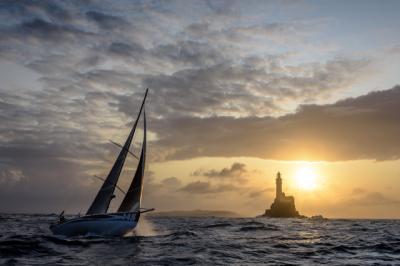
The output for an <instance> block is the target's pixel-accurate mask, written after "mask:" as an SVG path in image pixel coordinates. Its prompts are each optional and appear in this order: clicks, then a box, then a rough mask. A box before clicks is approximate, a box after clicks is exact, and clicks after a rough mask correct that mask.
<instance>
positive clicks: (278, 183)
mask: <svg viewBox="0 0 400 266" xmlns="http://www.w3.org/2000/svg"><path fill="white" fill-rule="evenodd" d="M282 196H283V193H282V178H281V173H280V172H278V174H276V200H280V199H281V198H282Z"/></svg>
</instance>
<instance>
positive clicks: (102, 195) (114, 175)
mask: <svg viewBox="0 0 400 266" xmlns="http://www.w3.org/2000/svg"><path fill="white" fill-rule="evenodd" d="M147 92H148V89H147V90H146V93H145V95H144V98H143V101H142V105H141V106H140V111H139V115H138V116H137V118H136V121H135V123H134V125H133V127H132V130H131V132H130V133H129V136H128V138H127V139H126V141H125V144H124V146H123V147H122V150H121V152H120V153H119V155H118V158H117V160H116V161H115V163H114V165H113V167H112V168H111V171H110V173H109V174H108V176H107V178H106V180H105V181H104V183H103V185H102V186H101V188H100V190H99V192H98V193H97V195H96V198H95V199H94V201H93V203H92V205H90V208H89V210H88V211H87V213H86V214H99V213H106V212H107V210H108V207H109V205H110V202H111V200H112V199H113V197H114V190H115V186H116V185H117V182H118V178H119V176H120V174H121V170H122V167H123V166H124V163H125V159H126V156H127V154H128V152H129V147H130V146H131V142H132V138H133V135H134V134H135V130H136V127H137V124H138V122H139V118H140V115H141V113H142V109H143V106H144V102H145V100H146V96H147Z"/></svg>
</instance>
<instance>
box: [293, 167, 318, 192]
mask: <svg viewBox="0 0 400 266" xmlns="http://www.w3.org/2000/svg"><path fill="white" fill-rule="evenodd" d="M295 181H296V185H297V187H298V188H300V189H303V190H308V191H311V190H315V189H316V188H317V175H316V173H315V169H314V168H312V167H311V166H302V167H301V168H299V169H298V170H297V173H296V175H295Z"/></svg>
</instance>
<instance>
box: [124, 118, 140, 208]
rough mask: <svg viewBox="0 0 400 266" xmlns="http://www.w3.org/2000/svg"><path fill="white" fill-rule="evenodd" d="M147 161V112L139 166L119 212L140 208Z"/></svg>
mask: <svg viewBox="0 0 400 266" xmlns="http://www.w3.org/2000/svg"><path fill="white" fill-rule="evenodd" d="M145 161H146V111H143V144H142V151H141V153H140V158H139V164H138V167H137V169H136V172H135V176H134V178H133V180H132V183H131V185H130V187H129V190H128V192H127V193H126V195H125V198H124V200H123V201H122V203H121V206H119V209H118V212H130V211H136V210H138V209H139V208H140V201H141V199H142V188H143V176H144V168H145Z"/></svg>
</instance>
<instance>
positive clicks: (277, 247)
mask: <svg viewBox="0 0 400 266" xmlns="http://www.w3.org/2000/svg"><path fill="white" fill-rule="evenodd" d="M56 219H57V216H55V215H21V214H1V215H0V264H6V265H45V264H48V265H137V264H139V265H198V264H200V265H201V264H203V265H227V264H229V265H234V264H237V265H317V264H328V265H343V264H346V265H400V221H399V220H328V221H313V220H307V219H283V220H281V219H268V218H171V217H168V218H167V217H164V218H162V217H158V218H156V217H153V218H147V219H148V221H149V223H150V225H149V224H147V225H146V224H143V225H146V226H142V228H149V226H151V227H153V228H154V230H153V232H150V231H149V230H143V229H142V230H141V232H139V234H141V235H139V236H129V237H124V238H119V237H116V238H102V237H86V238H83V237H79V238H63V237H57V236H53V235H52V234H51V232H50V231H49V229H48V226H49V224H50V222H52V221H54V220H56Z"/></svg>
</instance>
